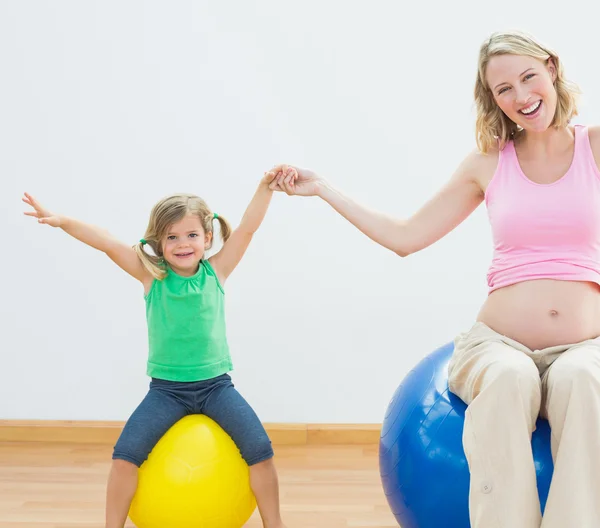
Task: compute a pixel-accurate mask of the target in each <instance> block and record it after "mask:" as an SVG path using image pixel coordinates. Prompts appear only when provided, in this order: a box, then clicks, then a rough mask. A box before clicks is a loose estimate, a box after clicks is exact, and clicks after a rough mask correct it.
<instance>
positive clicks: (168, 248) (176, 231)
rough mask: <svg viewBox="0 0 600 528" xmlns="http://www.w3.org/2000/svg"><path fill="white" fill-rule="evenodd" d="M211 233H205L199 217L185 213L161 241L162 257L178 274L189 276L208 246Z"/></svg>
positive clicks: (192, 273) (196, 267)
mask: <svg viewBox="0 0 600 528" xmlns="http://www.w3.org/2000/svg"><path fill="white" fill-rule="evenodd" d="M211 239H212V233H208V234H207V233H205V232H204V229H203V228H202V224H201V223H200V219H199V218H198V217H197V216H196V215H193V214H187V215H186V216H185V217H184V218H182V219H181V220H180V221H179V222H176V223H175V224H173V225H172V226H171V227H170V228H169V230H168V232H167V234H166V236H165V238H164V239H163V242H162V247H163V257H164V259H165V260H166V261H167V262H168V263H169V265H170V266H171V268H172V269H173V271H174V272H175V273H177V274H178V275H182V276H184V277H191V276H192V275H194V273H196V271H198V263H199V262H200V260H202V257H203V256H204V252H205V251H206V249H207V248H208V247H209V245H210V242H211Z"/></svg>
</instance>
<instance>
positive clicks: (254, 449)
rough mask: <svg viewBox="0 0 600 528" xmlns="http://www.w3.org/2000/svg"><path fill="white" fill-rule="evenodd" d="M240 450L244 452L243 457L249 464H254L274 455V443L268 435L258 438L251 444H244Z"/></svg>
mask: <svg viewBox="0 0 600 528" xmlns="http://www.w3.org/2000/svg"><path fill="white" fill-rule="evenodd" d="M240 452H241V454H242V458H243V459H244V460H245V461H246V464H248V465H249V466H254V465H256V464H259V463H260V462H265V461H266V460H270V459H271V458H273V455H274V453H273V445H272V444H271V440H269V437H267V436H265V437H264V438H261V439H259V440H257V441H256V442H254V443H252V444H251V445H248V446H244V448H243V449H242V450H240Z"/></svg>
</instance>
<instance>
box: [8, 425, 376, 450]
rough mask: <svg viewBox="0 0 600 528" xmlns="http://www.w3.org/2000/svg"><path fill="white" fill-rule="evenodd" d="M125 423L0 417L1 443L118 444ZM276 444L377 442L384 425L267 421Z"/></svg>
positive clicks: (268, 430)
mask: <svg viewBox="0 0 600 528" xmlns="http://www.w3.org/2000/svg"><path fill="white" fill-rule="evenodd" d="M123 425H124V422H120V421H79V420H0V442H68V443H79V444H114V443H115V442H116V441H117V438H118V437H119V434H120V433H121V429H122V428H123ZM264 425H265V429H266V430H267V433H268V434H269V437H270V438H271V441H272V442H273V444H274V445H307V444H313V445H332V444H345V445H348V444H377V443H379V436H380V432H381V424H287V423H265V424H264Z"/></svg>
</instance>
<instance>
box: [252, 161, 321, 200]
mask: <svg viewBox="0 0 600 528" xmlns="http://www.w3.org/2000/svg"><path fill="white" fill-rule="evenodd" d="M263 181H264V182H265V183H267V184H268V185H269V189H271V190H272V191H278V192H284V193H286V194H287V195H289V196H315V195H317V194H318V193H319V188H320V186H321V185H322V184H323V183H324V180H323V178H321V177H320V176H319V175H317V174H316V173H315V172H313V171H311V170H308V169H301V168H299V167H292V166H290V165H276V166H275V167H273V168H272V169H271V170H270V171H269V172H267V173H266V174H265V177H264V178H263Z"/></svg>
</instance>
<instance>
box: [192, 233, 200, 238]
mask: <svg viewBox="0 0 600 528" xmlns="http://www.w3.org/2000/svg"><path fill="white" fill-rule="evenodd" d="M190 236H191V237H192V238H195V237H197V236H198V234H197V233H190Z"/></svg>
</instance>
